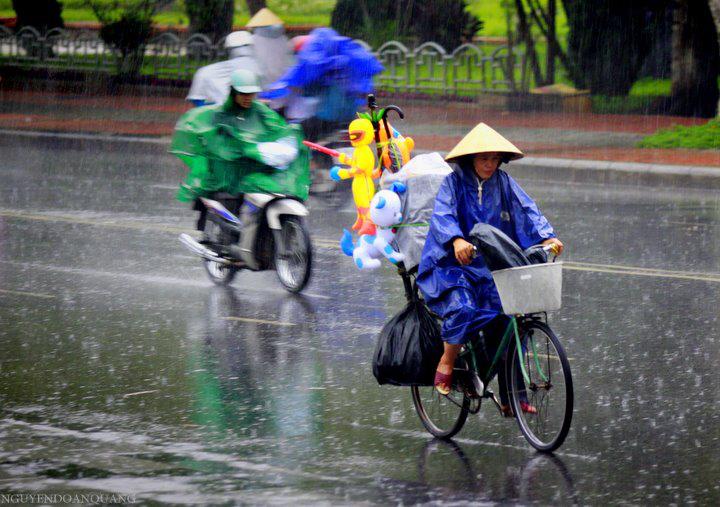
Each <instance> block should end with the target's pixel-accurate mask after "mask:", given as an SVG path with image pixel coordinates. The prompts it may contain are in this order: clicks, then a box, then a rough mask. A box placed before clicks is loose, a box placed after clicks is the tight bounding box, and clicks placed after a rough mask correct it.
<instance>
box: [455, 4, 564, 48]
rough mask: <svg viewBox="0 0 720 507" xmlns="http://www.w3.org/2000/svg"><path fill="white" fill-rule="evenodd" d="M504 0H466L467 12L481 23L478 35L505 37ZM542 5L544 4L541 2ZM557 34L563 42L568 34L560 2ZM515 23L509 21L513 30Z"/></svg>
mask: <svg viewBox="0 0 720 507" xmlns="http://www.w3.org/2000/svg"><path fill="white" fill-rule="evenodd" d="M505 1H506V0H468V11H469V12H471V13H472V14H475V15H476V16H477V17H478V18H480V19H481V20H482V21H483V28H482V30H481V32H480V33H479V35H484V36H488V37H505V36H506V35H507V23H506V21H505V10H504V8H503V3H505ZM542 3H543V5H544V4H545V3H546V2H544V1H543V2H542ZM557 5H558V13H557V22H556V25H557V28H556V30H557V33H558V38H559V39H560V40H565V39H566V36H567V33H568V25H567V18H566V17H565V11H564V10H563V8H562V2H560V1H558V2H557ZM515 25H516V23H515V22H514V21H511V26H512V27H513V29H514V28H515Z"/></svg>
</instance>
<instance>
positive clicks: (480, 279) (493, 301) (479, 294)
mask: <svg viewBox="0 0 720 507" xmlns="http://www.w3.org/2000/svg"><path fill="white" fill-rule="evenodd" d="M523 156H524V155H523V153H522V152H521V151H520V150H519V149H518V148H516V147H515V146H514V145H513V144H512V143H510V142H509V141H508V140H507V139H505V138H504V137H503V136H501V135H500V134H498V133H497V132H495V131H494V130H493V129H491V128H490V127H488V126H487V125H485V124H484V123H480V124H479V125H477V126H476V127H475V128H474V129H473V130H472V131H471V132H470V133H468V134H467V135H466V136H465V137H464V138H463V139H462V141H460V143H458V144H457V146H455V148H453V149H452V151H451V152H450V153H449V154H448V155H447V157H446V158H445V159H446V160H447V161H448V162H450V161H452V162H454V163H453V164H451V165H452V166H453V172H452V173H451V174H449V175H448V176H447V177H446V178H445V180H444V181H443V183H442V186H441V187H440V190H439V191H438V194H437V197H436V199H435V208H434V211H433V215H432V218H431V221H430V234H428V238H427V241H426V242H425V247H424V249H423V253H422V260H421V262H420V267H419V271H418V277H417V284H418V287H419V288H420V290H421V291H422V293H423V295H424V297H425V300H426V302H427V304H428V306H429V307H430V309H431V310H432V311H434V312H435V313H437V314H438V315H440V317H441V318H442V319H443V325H442V338H443V341H444V342H445V343H444V353H443V356H442V357H441V359H440V363H439V364H438V367H437V371H436V374H435V382H434V384H435V388H436V389H437V391H438V392H440V393H441V394H448V393H449V392H450V390H451V388H452V372H453V367H454V365H455V359H456V357H457V355H458V353H459V351H460V348H461V347H462V345H463V344H465V343H467V342H468V341H469V340H470V339H471V338H473V337H477V336H478V335H479V333H480V332H481V331H482V332H483V337H484V339H485V340H488V338H490V339H495V338H496V337H497V334H498V331H500V333H502V330H504V329H505V326H506V325H507V322H508V320H507V319H508V317H506V316H504V315H503V310H502V305H501V303H500V297H499V295H498V293H497V289H496V288H495V284H494V282H493V279H492V275H491V274H490V270H489V269H488V268H487V266H486V265H485V262H484V261H483V259H482V256H477V257H476V256H474V247H473V245H472V244H471V243H469V242H468V237H469V233H470V230H471V229H472V228H473V226H474V225H475V224H477V223H481V222H482V223H487V224H489V225H492V226H494V227H497V228H498V229H500V230H501V231H503V232H504V233H505V234H507V235H508V236H510V238H512V239H513V240H514V241H515V242H516V243H517V244H518V245H519V246H520V247H521V248H523V249H526V248H529V247H531V246H533V245H537V244H543V245H550V244H555V246H556V252H557V253H558V254H559V253H561V252H562V249H563V244H562V242H561V241H560V240H558V239H557V238H556V237H555V232H554V230H553V228H552V226H551V225H550V223H549V222H548V221H547V219H546V218H545V217H544V216H543V215H542V213H540V210H539V209H538V207H537V205H536V204H535V202H534V201H533V200H532V199H531V198H530V196H528V195H527V194H526V193H525V192H524V191H523V189H522V188H520V186H519V185H518V184H517V182H515V180H513V179H512V178H511V177H510V176H509V175H508V174H507V173H506V172H505V171H503V170H500V169H498V168H499V166H500V164H502V163H503V162H505V163H507V162H509V161H511V160H517V159H520V158H522V157H523ZM498 371H499V372H500V375H499V378H498V381H499V382H500V397H501V403H502V405H503V412H504V413H505V414H506V415H510V414H511V409H510V406H509V404H508V401H507V388H506V379H505V375H504V372H505V365H504V364H501V365H500V367H499V368H498ZM521 407H522V410H523V411H525V412H534V411H536V409H535V407H533V406H532V405H530V404H529V403H528V402H527V400H525V401H524V402H523V403H521Z"/></svg>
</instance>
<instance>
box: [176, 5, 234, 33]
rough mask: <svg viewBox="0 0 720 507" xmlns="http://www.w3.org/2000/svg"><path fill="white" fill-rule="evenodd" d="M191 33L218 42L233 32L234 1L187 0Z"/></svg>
mask: <svg viewBox="0 0 720 507" xmlns="http://www.w3.org/2000/svg"><path fill="white" fill-rule="evenodd" d="M185 12H186V13H187V15H188V18H190V26H189V27H188V30H189V31H190V33H203V34H205V35H207V36H208V37H210V38H211V39H213V40H218V39H220V38H221V37H223V36H225V35H227V34H228V33H230V31H232V23H233V14H235V1H234V0H185Z"/></svg>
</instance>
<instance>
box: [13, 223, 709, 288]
mask: <svg viewBox="0 0 720 507" xmlns="http://www.w3.org/2000/svg"><path fill="white" fill-rule="evenodd" d="M0 216H4V217H8V218H16V219H20V220H36V221H42V222H66V223H76V224H83V225H91V226H95V227H109V228H119V229H132V230H155V231H163V232H173V233H180V232H187V231H188V228H187V227H172V226H168V225H160V224H146V223H137V222H128V221H112V222H110V221H107V220H93V219H87V218H77V217H73V216H70V215H43V214H37V213H24V212H18V211H9V210H0ZM312 243H313V245H314V246H316V247H319V248H327V249H333V250H334V249H337V248H339V246H338V242H337V241H336V240H332V239H328V238H317V239H313V240H312ZM563 266H564V268H565V269H569V270H572V271H591V272H594V273H607V274H614V275H632V276H650V277H657V278H674V279H680V280H696V281H701V282H712V283H720V273H701V272H692V271H672V270H667V269H654V268H642V267H637V266H624V265H620V264H595V263H590V262H575V261H566V262H564V263H563ZM314 297H320V298H327V296H319V295H314Z"/></svg>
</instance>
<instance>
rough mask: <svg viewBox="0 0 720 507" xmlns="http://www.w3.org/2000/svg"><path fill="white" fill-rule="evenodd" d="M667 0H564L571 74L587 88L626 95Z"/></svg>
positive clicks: (600, 92)
mask: <svg viewBox="0 0 720 507" xmlns="http://www.w3.org/2000/svg"><path fill="white" fill-rule="evenodd" d="M705 1H706V0H705ZM670 2H671V0H636V1H632V2H631V1H627V0H593V1H588V0H563V6H564V7H565V13H566V14H567V18H568V25H569V28H570V35H569V37H568V56H569V58H570V59H571V60H572V61H573V62H574V64H575V66H576V67H577V69H576V72H574V73H573V74H571V78H572V79H573V81H574V82H575V84H576V86H578V87H580V88H586V87H589V88H590V90H591V92H592V93H596V94H602V95H627V93H628V92H629V91H630V88H631V87H632V85H633V83H634V82H635V81H636V80H637V78H638V75H639V72H640V69H641V67H642V64H643V62H644V61H645V58H646V57H647V55H648V53H649V51H650V49H651V47H652V40H653V36H654V34H655V33H656V31H657V26H658V23H659V22H660V20H661V19H662V18H661V16H662V15H663V13H664V12H665V9H667V8H668V6H669V5H670Z"/></svg>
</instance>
